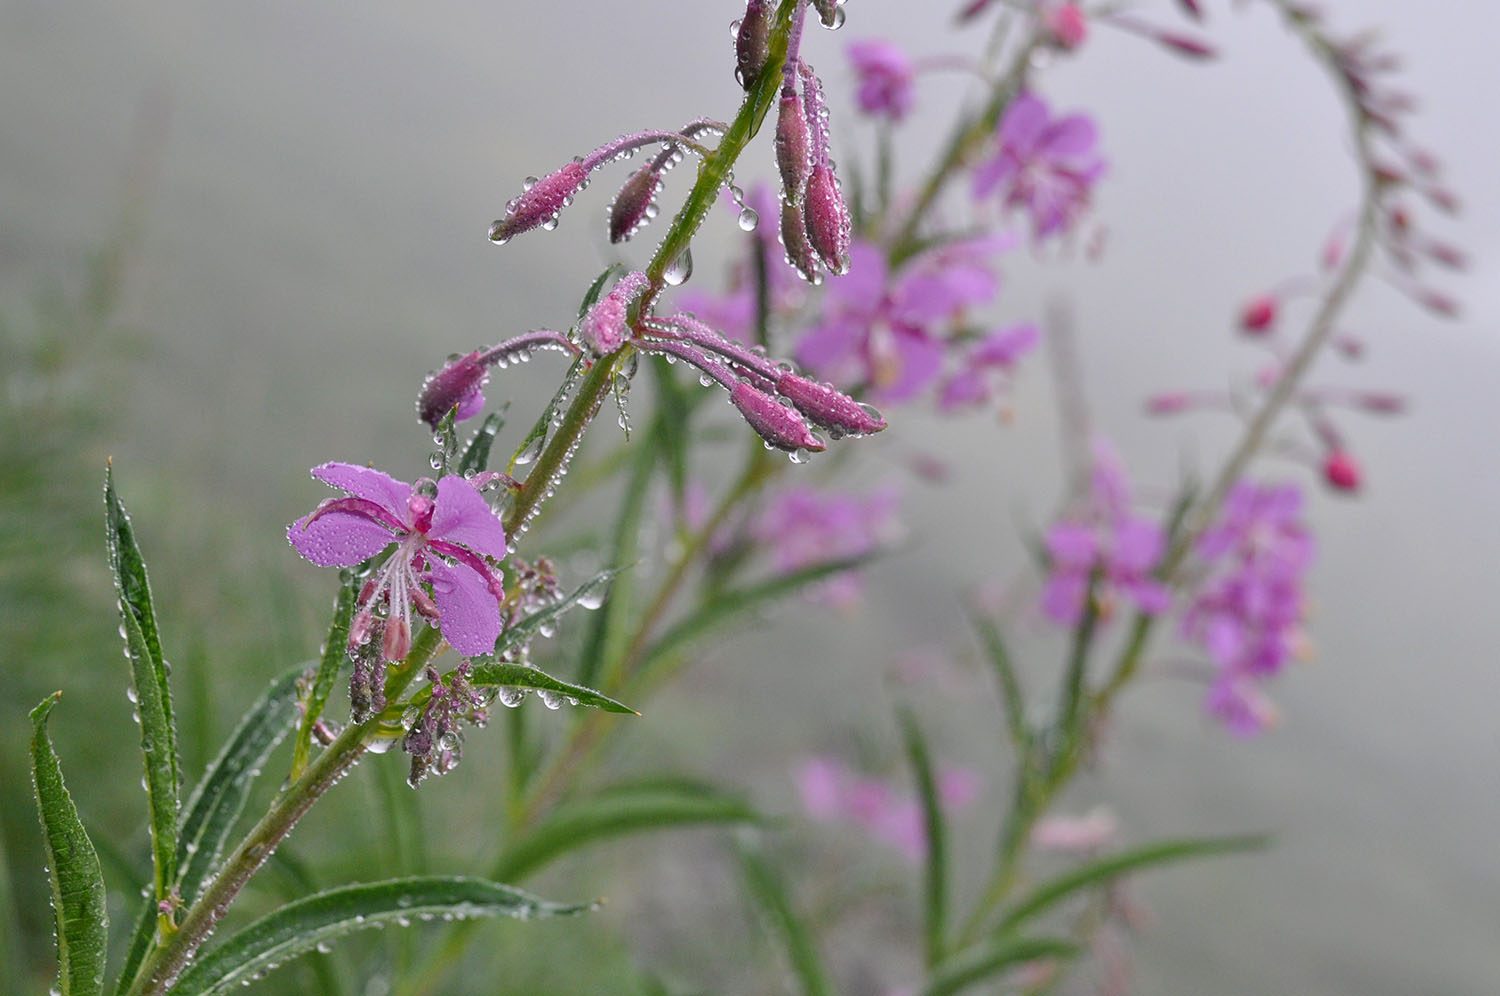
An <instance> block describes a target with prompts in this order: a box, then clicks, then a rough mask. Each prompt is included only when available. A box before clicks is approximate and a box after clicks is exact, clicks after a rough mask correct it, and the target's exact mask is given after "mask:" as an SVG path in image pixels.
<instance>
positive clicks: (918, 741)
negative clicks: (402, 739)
mask: <svg viewBox="0 0 1500 996" xmlns="http://www.w3.org/2000/svg"><path fill="white" fill-rule="evenodd" d="M901 736H902V740H903V741H904V742H905V744H906V757H907V760H908V761H909V762H910V763H911V768H912V774H913V775H914V776H915V777H916V782H917V797H918V798H919V799H920V800H921V803H922V821H923V825H924V827H925V828H926V837H927V862H926V871H925V874H924V882H923V900H924V901H923V906H924V910H925V912H924V917H923V923H924V925H925V927H926V932H925V933H926V939H927V964H928V965H929V966H932V965H936V964H937V963H938V962H939V961H940V960H941V959H942V957H943V944H944V942H943V937H944V934H945V933H946V930H947V919H948V827H947V823H946V822H945V821H944V819H943V808H942V806H941V804H940V803H939V802H938V789H937V777H936V776H935V775H934V774H933V771H932V754H931V752H930V751H928V749H927V740H926V738H925V737H924V736H923V735H922V728H921V727H920V726H919V725H918V724H917V717H916V716H915V715H914V714H913V713H912V711H911V710H910V709H907V708H903V709H902V710H901Z"/></svg>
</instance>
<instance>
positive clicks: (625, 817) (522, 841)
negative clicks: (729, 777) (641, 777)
mask: <svg viewBox="0 0 1500 996" xmlns="http://www.w3.org/2000/svg"><path fill="white" fill-rule="evenodd" d="M759 819H760V817H759V815H758V814H757V813H756V812H755V810H754V808H753V807H751V805H750V804H749V803H748V802H746V801H745V800H744V799H742V798H740V797H738V796H735V795H730V794H726V793H724V792H720V791H717V790H715V789H712V788H709V787H706V786H702V785H697V784H690V783H683V782H677V783H664V782H643V783H640V784H636V785H617V786H612V787H610V788H607V789H604V790H602V791H601V792H600V793H598V794H597V795H593V796H590V797H588V798H586V799H577V800H572V801H569V802H567V803H564V804H563V805H561V806H559V807H558V808H557V809H556V810H555V811H554V812H552V813H551V814H550V815H548V816H547V818H546V819H545V820H544V821H543V822H542V823H541V824H540V825H538V826H537V827H535V828H534V829H532V830H531V831H529V832H527V833H526V834H524V835H522V836H521V837H519V838H517V839H515V840H513V841H511V842H510V844H509V846H507V847H506V849H505V851H504V853H502V854H501V856H500V860H499V862H498V863H497V864H496V865H495V869H494V871H493V873H492V874H493V877H494V878H500V879H505V880H506V881H519V880H520V879H522V878H525V877H526V876H528V875H530V874H532V873H534V872H535V871H537V870H538V869H540V868H542V867H543V866H545V865H546V864H548V863H549V862H551V861H552V860H554V859H556V858H558V857H561V856H562V855H564V854H566V853H568V852H570V851H575V850H577V849H578V848H580V847H583V846H586V845H588V844H593V843H598V842H600V841H604V840H610V839H613V838H616V837H623V836H626V835H628V834H632V833H640V832H643V831H655V830H659V829H661V828H663V827H669V826H690V825H695V824H713V823H719V824H728V823H749V822H754V821H757V820H759Z"/></svg>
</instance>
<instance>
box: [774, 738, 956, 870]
mask: <svg viewBox="0 0 1500 996" xmlns="http://www.w3.org/2000/svg"><path fill="white" fill-rule="evenodd" d="M796 781H797V791H798V794H799V795H800V796H801V799H802V808H803V809H804V811H806V813H807V815H808V816H810V817H812V818H813V819H814V820H817V821H818V822H820V823H842V824H846V825H849V826H852V827H855V828H857V829H858V830H860V831H861V832H863V833H864V834H866V835H867V836H869V837H870V838H871V839H873V840H877V841H879V842H880V843H882V844H886V845H888V846H890V847H893V848H895V849H896V850H897V851H899V852H900V853H901V856H902V857H904V858H905V859H906V860H908V861H911V862H913V863H915V862H917V861H920V860H922V856H923V854H924V853H925V852H926V847H927V827H926V824H925V823H924V822H923V819H922V807H921V804H920V803H919V802H918V801H917V799H916V797H915V796H913V795H911V794H910V793H906V792H902V791H900V790H898V789H896V788H893V787H892V786H891V785H890V784H888V783H887V782H885V781H882V780H880V779H878V778H872V777H869V776H867V775H863V774H860V773H859V772H857V771H854V770H853V769H851V768H850V767H849V766H848V765H846V764H844V763H843V762H842V761H840V760H839V759H837V758H834V757H828V756H819V757H812V758H809V759H807V760H806V761H804V762H803V763H802V764H801V766H800V767H799V768H798V769H797V771H796ZM982 788H983V782H982V780H981V779H980V776H979V774H978V772H976V771H972V770H970V769H968V768H944V769H942V770H941V771H939V772H938V775H937V794H938V804H939V805H940V806H941V807H942V808H943V809H944V810H947V811H949V812H957V811H960V810H962V809H964V808H965V807H967V806H969V805H971V804H972V803H973V802H974V801H975V800H976V799H978V798H979V794H980V791H981V790H982Z"/></svg>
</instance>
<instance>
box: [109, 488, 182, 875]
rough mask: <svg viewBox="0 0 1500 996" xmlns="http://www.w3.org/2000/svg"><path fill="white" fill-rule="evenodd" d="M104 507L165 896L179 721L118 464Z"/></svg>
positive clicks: (171, 858)
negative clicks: (121, 491)
mask: <svg viewBox="0 0 1500 996" xmlns="http://www.w3.org/2000/svg"><path fill="white" fill-rule="evenodd" d="M104 508H105V523H106V526H107V532H106V537H107V545H108V547H109V563H110V568H111V569H112V571H113V573H114V577H115V588H116V591H117V593H118V594H119V596H120V619H121V622H122V623H123V624H124V625H123V630H124V637H125V653H126V656H127V657H128V658H129V659H130V671H131V680H132V687H133V690H134V692H135V696H136V712H137V714H138V715H139V716H140V727H141V752H142V754H143V756H144V760H145V767H146V794H147V804H148V808H149V810H150V819H149V825H150V828H151V854H152V864H153V867H154V871H155V885H156V888H155V895H156V898H157V899H158V900H164V899H166V898H167V897H168V894H169V892H170V890H171V886H172V882H173V881H174V880H175V878H176V875H177V806H178V793H179V791H180V787H181V781H182V776H181V772H180V771H179V770H178V761H177V725H176V722H175V721H174V720H173V718H172V689H171V684H170V682H169V681H168V680H167V663H166V660H165V659H164V658H163V656H162V650H161V638H160V635H159V631H158V629H157V625H156V613H155V610H154V609H153V608H152V604H151V585H150V582H149V580H148V579H147V577H146V562H145V560H144V559H143V558H142V556H141V550H140V546H139V545H138V544H137V543H136V539H135V529H134V527H133V525H132V524H131V521H130V515H129V513H128V512H126V510H125V505H124V503H123V502H121V501H120V496H119V494H118V493H117V492H116V491H115V479H114V468H113V467H109V468H107V469H106V471H105V474H104Z"/></svg>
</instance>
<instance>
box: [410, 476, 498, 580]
mask: <svg viewBox="0 0 1500 996" xmlns="http://www.w3.org/2000/svg"><path fill="white" fill-rule="evenodd" d="M427 535H428V536H429V537H430V538H431V539H435V540H444V541H445V542H448V543H458V544H461V545H463V546H466V547H468V548H469V549H470V550H473V551H474V552H475V553H482V554H484V555H485V556H486V557H494V558H495V559H496V560H500V559H502V558H503V557H504V556H505V555H506V553H507V552H508V548H507V546H506V542H505V527H504V526H503V525H501V524H500V519H499V517H497V516H496V515H495V513H494V510H493V509H491V508H490V506H489V502H487V501H485V500H484V497H483V496H482V495H480V493H479V492H478V491H477V490H476V489H475V487H474V485H473V484H472V483H470V482H469V481H467V480H465V479H464V478H462V477H459V476H458V475H457V474H449V475H448V476H447V477H445V478H443V479H442V480H441V481H438V486H437V503H436V507H435V508H434V509H433V512H432V525H431V526H430V527H429V528H428V530H427Z"/></svg>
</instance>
